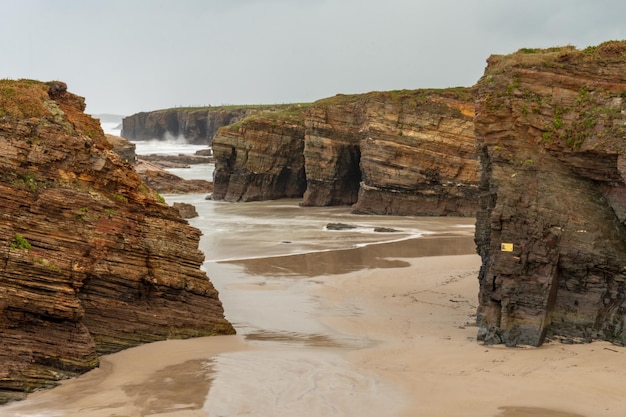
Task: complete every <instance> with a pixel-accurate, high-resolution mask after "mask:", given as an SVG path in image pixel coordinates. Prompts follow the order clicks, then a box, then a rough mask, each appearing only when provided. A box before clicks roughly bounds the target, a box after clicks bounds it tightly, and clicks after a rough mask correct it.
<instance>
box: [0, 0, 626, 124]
mask: <svg viewBox="0 0 626 417" xmlns="http://www.w3.org/2000/svg"><path fill="white" fill-rule="evenodd" d="M624 16H626V2H625V1H623V0H517V1H511V0H19V1H18V0H0V78H10V79H19V78H29V79H37V80H42V81H49V80H61V81H64V82H66V83H67V84H68V89H69V90H70V91H71V92H73V93H75V94H78V95H80V96H83V97H85V98H86V102H87V110H86V111H87V112H88V113H91V114H103V113H109V114H120V115H131V114H134V113H137V112H141V111H151V110H156V109H162V108H170V107H177V106H206V105H214V106H215V105H223V104H274V103H295V102H311V101H315V100H318V99H321V98H324V97H330V96H333V95H335V94H339V93H343V94H356V93H366V92H369V91H386V90H400V89H417V88H445V87H455V86H471V85H473V84H475V83H476V82H477V81H478V79H479V78H480V77H481V76H482V74H483V71H484V69H485V65H486V63H485V61H486V59H487V58H488V57H489V56H490V55H491V54H508V53H512V52H515V51H516V50H518V49H520V48H526V47H527V48H545V47H552V46H563V45H574V46H576V47H578V48H585V47H587V46H590V45H597V44H599V43H602V42H604V41H607V40H616V39H626V24H624Z"/></svg>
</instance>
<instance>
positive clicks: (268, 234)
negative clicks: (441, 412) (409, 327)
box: [0, 195, 474, 417]
mask: <svg viewBox="0 0 626 417" xmlns="http://www.w3.org/2000/svg"><path fill="white" fill-rule="evenodd" d="M167 200H168V202H170V203H171V202H173V201H184V202H189V203H192V204H194V205H196V207H197V210H198V212H199V214H200V216H199V217H198V218H196V219H191V220H190V223H191V224H192V225H194V226H196V227H199V228H200V229H201V230H202V232H203V237H202V240H201V243H200V247H201V249H202V250H203V251H204V253H205V254H206V258H207V261H206V262H205V263H204V265H203V269H205V270H206V271H207V273H208V275H209V276H210V278H211V280H212V282H213V283H214V285H215V287H216V288H217V289H218V290H219V292H220V298H221V300H222V302H223V304H224V308H225V311H226V317H227V318H228V319H229V320H230V321H231V322H233V324H234V325H235V327H236V328H237V332H238V335H237V336H220V337H211V338H200V339H193V340H185V341H179V340H172V341H163V342H157V343H153V344H150V345H145V346H140V347H137V348H133V349H129V350H126V351H123V352H119V353H117V354H113V355H108V356H105V357H103V358H102V365H101V367H100V368H99V369H96V370H94V371H92V372H89V373H87V374H85V375H83V376H81V377H79V378H76V379H73V380H70V381H65V382H64V383H63V384H62V385H61V386H60V387H58V388H55V389H52V390H49V391H42V392H38V393H35V394H33V395H31V396H30V397H29V398H28V399H27V400H26V401H23V402H18V403H13V404H9V405H6V406H3V407H0V415H1V416H42V417H43V416H84V417H94V416H98V417H100V416H118V417H121V416H155V415H158V416H177V417H178V416H181V417H182V416H211V417H213V416H215V417H216V416H259V417H261V416H263V417H266V416H300V417H314V416H315V417H317V416H346V417H347V416H357V415H358V416H362V417H367V416H376V417H379V416H383V415H384V416H393V415H394V414H396V412H397V410H400V409H401V408H402V406H403V405H404V404H405V402H406V397H405V396H404V395H405V394H403V393H400V392H397V390H396V389H395V388H394V387H393V386H391V385H389V384H388V383H386V382H384V381H382V380H381V379H380V377H379V376H378V375H376V374H373V373H371V372H368V371H365V370H362V369H358V368H355V366H354V365H352V364H351V363H350V362H348V361H347V360H346V359H345V353H346V352H350V351H354V350H358V349H361V348H363V347H366V346H371V345H374V344H376V343H379V341H376V340H370V339H368V338H366V337H358V336H354V335H346V334H342V333H340V332H338V331H336V330H332V329H330V328H328V327H327V326H325V325H324V324H323V323H322V321H321V320H320V317H328V316H333V317H351V316H358V315H360V314H362V312H361V311H360V307H359V306H357V305H352V304H350V303H343V304H340V305H329V304H328V303H325V302H324V300H322V299H320V298H319V297H318V296H315V295H313V294H314V293H315V292H314V290H315V289H317V288H319V287H320V286H322V285H323V282H322V281H321V280H320V277H321V276H329V275H335V274H342V273H345V272H350V271H355V270H360V269H365V268H387V269H389V271H393V269H394V268H402V267H405V266H407V265H408V263H407V261H406V259H403V258H413V257H418V256H434V255H450V254H470V253H474V244H473V237H472V236H473V222H474V221H473V219H461V218H458V219H455V218H445V219H440V218H407V217H388V216H355V215H351V214H350V213H349V208H345V207H344V208H302V207H299V206H298V202H297V201H295V200H282V201H273V202H262V203H261V202H260V203H246V204H232V203H225V202H215V201H210V200H205V199H204V195H185V196H167ZM332 222H335V223H337V222H341V223H346V224H350V225H353V226H355V228H354V229H349V230H342V231H332V230H327V228H326V227H325V226H326V225H327V224H328V223H332ZM376 227H386V228H393V229H395V230H397V231H396V232H375V231H374V228H376ZM390 273H391V272H390Z"/></svg>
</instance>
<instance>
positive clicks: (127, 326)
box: [0, 80, 233, 403]
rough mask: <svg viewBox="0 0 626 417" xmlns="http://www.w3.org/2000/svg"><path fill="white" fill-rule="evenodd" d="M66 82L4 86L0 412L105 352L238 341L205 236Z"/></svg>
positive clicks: (0, 97)
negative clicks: (212, 338) (201, 244)
mask: <svg viewBox="0 0 626 417" xmlns="http://www.w3.org/2000/svg"><path fill="white" fill-rule="evenodd" d="M84 108H85V104H84V100H83V99H82V98H81V97H77V96H75V95H73V94H70V93H69V92H67V91H66V86H65V85H64V84H63V83H60V82H51V83H47V84H46V83H41V82H37V81H29V80H19V81H11V80H0V155H1V156H2V157H1V158H0V196H1V197H2V198H0V257H1V258H2V263H1V265H0V338H1V339H2V349H0V403H2V402H6V401H8V400H11V399H18V398H22V397H23V396H24V395H25V393H26V392H30V391H32V390H33V389H36V388H40V387H45V386H50V385H53V384H54V383H55V381H57V380H59V379H63V378H66V377H70V376H73V375H76V374H78V373H81V372H85V371H87V370H89V369H91V368H93V367H95V366H97V364H98V357H97V355H98V354H104V353H109V352H114V351H117V350H120V349H123V348H127V347H130V346H135V345H138V344H141V343H145V342H150V341H155V340H159V339H164V338H171V337H176V338H184V337H191V336H202V335H213V334H225V333H233V328H232V326H231V325H230V324H229V323H228V322H227V321H226V320H225V319H224V315H223V309H222V305H221V303H220V301H219V299H218V294H217V291H216V290H215V289H214V287H213V286H212V284H211V282H210V281H209V280H208V278H207V277H206V275H205V274H204V273H203V272H202V271H201V270H200V265H201V264H202V262H203V259H204V257H203V255H202V253H201V252H200V251H199V250H198V241H199V236H200V232H199V231H198V230H197V229H195V228H192V227H190V226H189V225H188V224H187V223H186V222H185V221H184V220H182V219H181V218H180V216H179V214H178V212H177V211H176V210H175V209H174V208H172V207H169V206H168V205H167V204H165V203H163V202H162V201H161V199H160V196H158V195H157V194H155V193H154V192H153V191H152V190H150V189H149V188H148V187H147V186H145V185H144V184H143V183H142V182H141V180H140V178H139V176H138V175H137V174H136V173H135V172H134V171H133V169H132V166H131V165H130V164H128V163H125V162H124V161H123V160H121V159H120V158H119V156H118V155H116V154H115V153H114V152H113V151H111V145H110V144H109V143H108V142H107V141H106V138H105V136H104V133H103V132H102V130H101V128H100V124H99V122H98V121H97V120H95V119H92V118H91V117H90V116H87V115H85V114H84V113H83V110H84Z"/></svg>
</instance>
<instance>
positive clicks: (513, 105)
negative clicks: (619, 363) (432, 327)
mask: <svg viewBox="0 0 626 417" xmlns="http://www.w3.org/2000/svg"><path fill="white" fill-rule="evenodd" d="M625 55H626V43H625V42H607V43H604V44H602V45H599V46H597V47H590V48H587V49H585V50H576V49H575V48H573V47H566V48H553V49H546V50H535V49H525V50H520V51H518V52H517V53H515V54H512V55H509V56H492V57H490V58H489V60H488V67H487V69H486V71H485V75H484V77H482V79H481V80H480V82H479V84H478V87H479V92H478V100H477V105H476V120H475V121H476V136H477V140H478V146H479V156H480V160H481V170H482V173H481V182H480V192H481V195H480V209H479V212H478V214H477V223H476V243H477V246H478V252H479V254H480V256H481V257H482V267H481V271H480V276H479V280H480V295H479V301H480V305H479V308H478V325H479V339H480V340H482V341H484V342H485V343H505V344H507V345H509V346H512V345H518V344H527V345H534V346H537V345H540V344H542V343H543V342H544V340H545V339H546V338H555V339H564V340H566V341H570V342H571V341H591V340H594V339H602V340H607V341H611V342H613V343H616V344H620V345H624V344H626V332H624V324H625V323H624V316H625V313H626V310H625V307H626V294H625V282H626V228H625V225H624V221H625V220H626V184H625V178H626V169H625V167H626V162H625V161H626V159H625V156H626V154H625V149H626V148H625V147H624V143H625V142H624V141H625V138H626V60H625V59H624V56H625Z"/></svg>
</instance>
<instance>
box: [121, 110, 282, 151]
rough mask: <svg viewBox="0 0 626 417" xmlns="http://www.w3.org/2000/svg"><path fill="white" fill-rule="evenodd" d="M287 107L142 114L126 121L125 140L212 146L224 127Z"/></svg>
mask: <svg viewBox="0 0 626 417" xmlns="http://www.w3.org/2000/svg"><path fill="white" fill-rule="evenodd" d="M283 107H285V106H283V105H265V106H218V107H195V108H186V107H180V108H173V109H164V110H155V111H152V112H142V113H137V114H133V115H132V116H128V117H125V118H124V119H123V120H122V133H121V135H122V137H124V138H126V139H129V140H178V139H183V140H184V141H185V142H187V143H193V144H199V145H211V143H212V142H213V137H214V136H215V133H216V132H217V131H218V129H219V128H220V127H222V126H228V125H231V124H233V123H237V122H239V121H240V120H242V119H243V118H245V117H246V116H249V115H252V114H255V113H257V112H259V111H275V110H280V109H282V108H283Z"/></svg>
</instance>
